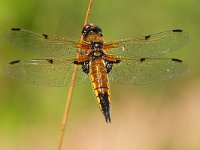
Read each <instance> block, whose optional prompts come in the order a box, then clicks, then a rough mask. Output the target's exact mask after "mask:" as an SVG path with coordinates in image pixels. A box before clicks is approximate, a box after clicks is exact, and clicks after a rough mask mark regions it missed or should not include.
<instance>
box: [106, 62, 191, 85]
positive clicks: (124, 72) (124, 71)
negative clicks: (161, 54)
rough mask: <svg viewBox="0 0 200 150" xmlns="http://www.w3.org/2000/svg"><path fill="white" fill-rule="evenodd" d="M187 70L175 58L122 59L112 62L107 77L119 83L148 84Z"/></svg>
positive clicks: (181, 73)
mask: <svg viewBox="0 0 200 150" xmlns="http://www.w3.org/2000/svg"><path fill="white" fill-rule="evenodd" d="M187 72H188V67H187V65H186V64H184V63H183V62H182V61H181V60H179V59H176V58H157V59H153V58H152V59H150V58H149V59H147V58H141V59H138V60H136V59H124V60H122V62H120V63H119V64H114V66H113V69H112V70H111V72H110V73H109V78H110V80H111V81H114V82H117V83H120V84H148V83H153V82H156V81H163V80H168V79H172V78H176V77H179V76H182V75H184V74H186V73H187Z"/></svg>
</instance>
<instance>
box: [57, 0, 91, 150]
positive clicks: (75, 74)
mask: <svg viewBox="0 0 200 150" xmlns="http://www.w3.org/2000/svg"><path fill="white" fill-rule="evenodd" d="M92 3H93V0H90V1H89V5H88V9H87V13H86V17H85V22H84V25H86V24H87V23H88V20H89V17H90V12H91V8H92ZM82 40H83V36H81V41H82ZM77 72H78V65H75V66H74V72H73V75H72V80H71V84H70V87H69V91H68V97H67V102H66V106H65V112H64V115H63V120H62V124H61V131H60V136H59V139H58V145H57V150H61V149H62V143H63V139H64V135H65V128H66V125H67V120H68V115H69V108H70V104H71V100H72V95H73V91H74V85H75V81H76V76H77Z"/></svg>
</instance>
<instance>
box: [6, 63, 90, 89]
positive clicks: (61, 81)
mask: <svg viewBox="0 0 200 150" xmlns="http://www.w3.org/2000/svg"><path fill="white" fill-rule="evenodd" d="M74 66H75V65H74V64H73V63H72V61H68V60H66V59H38V60H17V61H13V62H10V63H9V64H8V65H7V66H5V68H4V69H3V74H4V75H6V76H8V77H10V78H12V79H17V80H22V81H25V82H30V83H34V84H38V85H46V86H52V87H60V86H68V85H70V81H71V78H72V74H73V71H74ZM86 78H87V74H85V73H83V72H82V68H81V67H79V68H78V73H77V80H76V84H80V83H82V82H83V81H84V80H85V79H86Z"/></svg>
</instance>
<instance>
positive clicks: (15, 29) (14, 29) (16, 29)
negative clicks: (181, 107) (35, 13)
mask: <svg viewBox="0 0 200 150" xmlns="http://www.w3.org/2000/svg"><path fill="white" fill-rule="evenodd" d="M10 30H12V31H20V30H21V29H20V28H11V29H10Z"/></svg>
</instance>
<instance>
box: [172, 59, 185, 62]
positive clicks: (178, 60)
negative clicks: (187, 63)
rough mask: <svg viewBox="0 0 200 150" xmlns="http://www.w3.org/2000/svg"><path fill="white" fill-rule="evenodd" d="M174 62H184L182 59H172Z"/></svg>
mask: <svg viewBox="0 0 200 150" xmlns="http://www.w3.org/2000/svg"><path fill="white" fill-rule="evenodd" d="M172 61H176V62H183V61H182V60H180V59H177V58H172Z"/></svg>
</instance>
